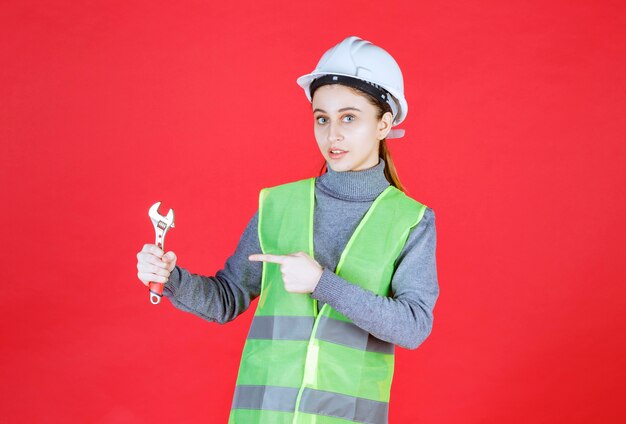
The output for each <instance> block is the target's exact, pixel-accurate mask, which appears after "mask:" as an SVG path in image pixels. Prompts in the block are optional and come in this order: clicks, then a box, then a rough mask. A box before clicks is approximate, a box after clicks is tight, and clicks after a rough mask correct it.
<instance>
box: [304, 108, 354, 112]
mask: <svg viewBox="0 0 626 424" xmlns="http://www.w3.org/2000/svg"><path fill="white" fill-rule="evenodd" d="M346 110H356V111H357V112H361V109H359V108H356V107H342V108H341V109H339V110H338V111H337V112H345V111H346ZM315 112H322V113H327V112H326V111H325V110H323V109H319V108H316V109H315V110H314V111H313V113H315Z"/></svg>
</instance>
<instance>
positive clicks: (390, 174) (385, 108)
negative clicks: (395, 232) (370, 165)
mask: <svg viewBox="0 0 626 424" xmlns="http://www.w3.org/2000/svg"><path fill="white" fill-rule="evenodd" d="M344 87H348V88H349V89H351V90H352V91H353V92H354V93H355V94H358V95H360V96H363V97H365V98H366V99H367V100H368V101H369V102H370V103H371V104H372V105H373V106H375V107H376V108H377V109H378V114H377V119H381V118H382V117H383V115H384V114H385V112H389V113H391V107H390V106H389V104H387V103H385V104H384V105H383V104H382V103H380V102H378V100H376V99H375V98H374V97H372V96H370V95H369V94H368V93H365V92H363V91H361V90H359V89H357V88H354V87H350V86H344ZM378 157H379V158H382V159H383V160H384V161H385V178H386V179H387V181H389V184H391V185H392V186H394V187H395V188H397V189H398V190H400V191H402V192H403V193H406V192H407V191H406V189H405V188H404V186H403V185H402V183H401V182H400V178H399V177H398V172H397V171H396V167H395V165H394V164H393V159H392V158H391V152H390V151H389V148H388V147H387V139H386V138H383V139H382V140H381V141H380V144H379V147H378ZM324 171H328V169H326V160H324V163H323V164H322V167H321V168H320V174H319V176H320V177H321V176H322V174H324Z"/></svg>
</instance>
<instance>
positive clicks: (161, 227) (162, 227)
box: [148, 202, 174, 305]
mask: <svg viewBox="0 0 626 424" xmlns="http://www.w3.org/2000/svg"><path fill="white" fill-rule="evenodd" d="M159 206H161V202H156V203H155V204H154V205H152V206H151V207H150V211H149V212H148V216H149V217H150V219H151V220H152V225H154V232H155V233H156V241H155V242H154V244H156V245H157V246H159V247H160V248H161V250H164V249H163V243H164V242H165V233H167V230H169V229H170V228H174V209H170V210H169V212H168V213H167V215H166V216H162V215H161V214H160V213H159ZM163 286H164V284H160V283H153V282H150V283H149V284H148V287H149V288H150V302H152V304H153V305H156V304H158V303H159V302H161V297H162V296H163Z"/></svg>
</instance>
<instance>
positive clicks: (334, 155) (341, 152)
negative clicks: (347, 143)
mask: <svg viewBox="0 0 626 424" xmlns="http://www.w3.org/2000/svg"><path fill="white" fill-rule="evenodd" d="M333 150H336V151H338V152H339V153H333ZM347 153H348V152H347V151H345V150H339V149H331V150H329V151H328V156H330V158H331V159H341V158H342V157H344V156H345V155H346V154H347Z"/></svg>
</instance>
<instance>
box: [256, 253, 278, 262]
mask: <svg viewBox="0 0 626 424" xmlns="http://www.w3.org/2000/svg"><path fill="white" fill-rule="evenodd" d="M248 259H249V260H251V261H263V262H272V263H275V264H282V263H283V261H284V256H282V255H267V254H260V253H259V254H256V255H250V256H248Z"/></svg>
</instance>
